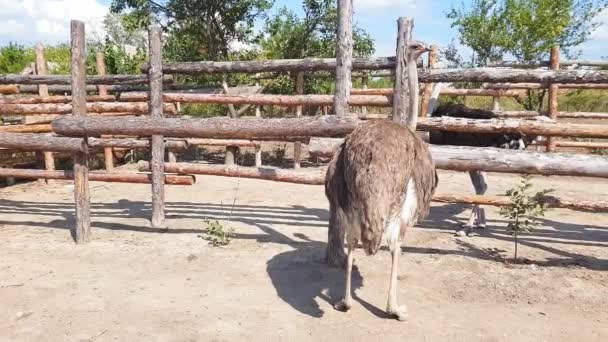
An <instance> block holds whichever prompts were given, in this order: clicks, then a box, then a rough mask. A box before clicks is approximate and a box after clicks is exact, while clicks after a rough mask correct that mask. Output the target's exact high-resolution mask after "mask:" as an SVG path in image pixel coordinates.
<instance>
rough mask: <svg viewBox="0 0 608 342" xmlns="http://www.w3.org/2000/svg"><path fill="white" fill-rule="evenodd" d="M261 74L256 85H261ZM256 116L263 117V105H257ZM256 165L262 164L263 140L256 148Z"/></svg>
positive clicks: (257, 77)
mask: <svg viewBox="0 0 608 342" xmlns="http://www.w3.org/2000/svg"><path fill="white" fill-rule="evenodd" d="M259 76H260V75H259V74H257V75H256V81H255V86H256V87H259V86H260V81H259ZM255 117H256V118H261V117H262V107H261V106H255ZM255 166H257V167H260V166H262V145H261V142H260V145H259V146H258V147H256V148H255Z"/></svg>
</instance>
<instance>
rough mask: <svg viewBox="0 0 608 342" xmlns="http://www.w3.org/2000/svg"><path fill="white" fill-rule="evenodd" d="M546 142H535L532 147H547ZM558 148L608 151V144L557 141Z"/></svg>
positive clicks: (600, 142) (601, 142)
mask: <svg viewBox="0 0 608 342" xmlns="http://www.w3.org/2000/svg"><path fill="white" fill-rule="evenodd" d="M546 143H547V142H546V141H535V142H534V143H532V144H531V145H541V146H542V145H545V144H546ZM555 145H556V146H557V147H568V148H587V149H608V142H603V141H571V140H557V141H555Z"/></svg>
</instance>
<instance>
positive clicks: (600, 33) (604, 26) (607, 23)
mask: <svg viewBox="0 0 608 342" xmlns="http://www.w3.org/2000/svg"><path fill="white" fill-rule="evenodd" d="M597 22H599V23H600V26H599V27H598V28H597V30H595V31H594V32H593V33H591V39H594V40H595V39H597V40H608V9H605V10H603V11H602V12H601V13H600V14H599V15H598V17H597Z"/></svg>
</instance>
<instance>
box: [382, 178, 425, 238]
mask: <svg viewBox="0 0 608 342" xmlns="http://www.w3.org/2000/svg"><path fill="white" fill-rule="evenodd" d="M416 211H418V198H417V196H416V185H415V184H414V181H413V180H412V179H410V180H409V181H408V182H407V186H406V189H405V200H404V201H403V206H402V207H401V211H400V212H398V213H397V215H395V216H394V217H391V218H390V219H389V221H388V224H387V225H386V228H385V233H384V234H385V238H386V243H387V244H388V246H389V247H391V246H393V245H394V243H395V242H397V241H398V240H399V237H400V235H401V234H400V232H401V223H402V222H403V224H404V225H405V226H406V227H411V226H412V225H413V224H414V223H415V222H416V219H417V217H416ZM404 229H405V227H404Z"/></svg>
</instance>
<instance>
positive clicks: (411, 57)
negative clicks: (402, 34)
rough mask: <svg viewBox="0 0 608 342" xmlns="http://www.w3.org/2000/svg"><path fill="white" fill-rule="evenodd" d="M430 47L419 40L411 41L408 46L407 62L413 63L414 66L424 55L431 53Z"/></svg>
mask: <svg viewBox="0 0 608 342" xmlns="http://www.w3.org/2000/svg"><path fill="white" fill-rule="evenodd" d="M431 50H432V49H431V47H430V46H429V45H428V44H426V43H425V42H422V41H419V40H412V41H411V42H410V44H409V46H408V54H407V61H408V62H410V61H413V62H414V65H416V61H418V59H419V58H420V57H421V56H422V55H423V54H424V53H425V52H429V51H431Z"/></svg>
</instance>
